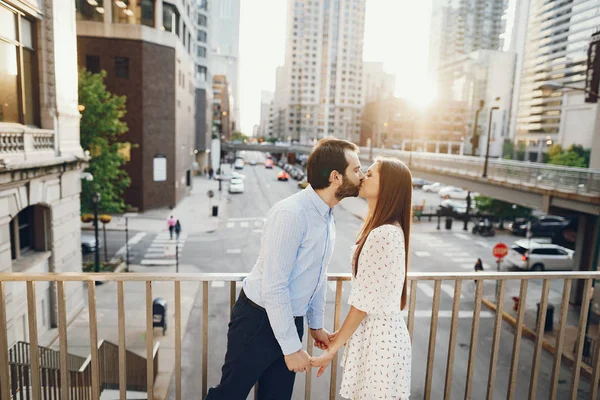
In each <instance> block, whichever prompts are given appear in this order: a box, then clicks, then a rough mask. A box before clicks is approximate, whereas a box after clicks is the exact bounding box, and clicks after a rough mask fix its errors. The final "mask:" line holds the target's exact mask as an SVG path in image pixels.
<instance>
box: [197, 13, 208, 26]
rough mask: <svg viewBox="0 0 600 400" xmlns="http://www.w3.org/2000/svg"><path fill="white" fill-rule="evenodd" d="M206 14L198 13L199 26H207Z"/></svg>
mask: <svg viewBox="0 0 600 400" xmlns="http://www.w3.org/2000/svg"><path fill="white" fill-rule="evenodd" d="M206 23H207V20H206V15H202V14H198V26H206Z"/></svg>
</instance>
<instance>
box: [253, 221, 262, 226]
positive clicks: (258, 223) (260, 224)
mask: <svg viewBox="0 0 600 400" xmlns="http://www.w3.org/2000/svg"><path fill="white" fill-rule="evenodd" d="M262 225H263V223H262V221H255V222H254V226H262Z"/></svg>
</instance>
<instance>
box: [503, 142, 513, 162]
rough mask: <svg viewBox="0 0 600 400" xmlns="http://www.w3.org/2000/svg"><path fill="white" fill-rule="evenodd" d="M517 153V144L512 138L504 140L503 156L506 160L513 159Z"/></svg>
mask: <svg viewBox="0 0 600 400" xmlns="http://www.w3.org/2000/svg"><path fill="white" fill-rule="evenodd" d="M514 155H515V144H514V143H513V141H512V140H510V139H507V140H505V141H504V147H503V149H502V158H504V159H505V160H512V159H513V157H514Z"/></svg>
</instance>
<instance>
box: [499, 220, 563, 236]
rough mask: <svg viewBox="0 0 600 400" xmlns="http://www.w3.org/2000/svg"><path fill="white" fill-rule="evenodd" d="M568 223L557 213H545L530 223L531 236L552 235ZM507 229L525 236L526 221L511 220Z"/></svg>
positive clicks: (514, 233) (560, 230)
mask: <svg viewBox="0 0 600 400" xmlns="http://www.w3.org/2000/svg"><path fill="white" fill-rule="evenodd" d="M567 225H569V220H568V219H566V218H563V217H559V216H557V215H545V216H542V217H540V218H538V219H537V220H535V221H533V222H532V223H531V236H532V237H552V236H554V235H555V234H557V233H559V232H562V230H563V229H564V228H565V227H566V226H567ZM508 230H509V231H510V232H511V233H512V234H513V235H519V236H525V235H526V233H527V222H523V221H521V222H511V223H510V224H508Z"/></svg>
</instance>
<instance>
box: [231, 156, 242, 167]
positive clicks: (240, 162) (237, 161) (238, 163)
mask: <svg viewBox="0 0 600 400" xmlns="http://www.w3.org/2000/svg"><path fill="white" fill-rule="evenodd" d="M233 167H234V168H235V169H244V160H243V159H241V158H238V159H236V160H235V162H234V163H233Z"/></svg>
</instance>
